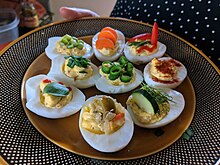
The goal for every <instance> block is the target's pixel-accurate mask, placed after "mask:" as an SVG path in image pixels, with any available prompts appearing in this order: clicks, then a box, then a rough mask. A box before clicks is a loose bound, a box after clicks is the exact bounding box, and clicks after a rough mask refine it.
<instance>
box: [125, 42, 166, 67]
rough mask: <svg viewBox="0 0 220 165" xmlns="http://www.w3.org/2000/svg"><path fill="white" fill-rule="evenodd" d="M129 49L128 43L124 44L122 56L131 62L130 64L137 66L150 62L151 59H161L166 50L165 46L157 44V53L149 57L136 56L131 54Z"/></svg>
mask: <svg viewBox="0 0 220 165" xmlns="http://www.w3.org/2000/svg"><path fill="white" fill-rule="evenodd" d="M129 48H130V46H128V42H127V43H126V44H125V48H124V54H125V56H126V57H127V59H128V60H129V61H131V62H132V63H134V64H137V65H138V64H145V63H147V62H149V61H151V60H152V59H153V58H159V57H162V56H163V55H164V53H165V52H166V50H167V47H166V45H164V44H162V43H161V42H158V51H157V52H155V53H153V54H151V55H149V56H137V55H135V54H133V53H132V52H131V51H130V49H129Z"/></svg>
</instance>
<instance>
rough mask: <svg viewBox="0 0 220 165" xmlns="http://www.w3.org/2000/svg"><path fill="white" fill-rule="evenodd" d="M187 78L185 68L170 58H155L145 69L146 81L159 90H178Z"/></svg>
mask: <svg viewBox="0 0 220 165" xmlns="http://www.w3.org/2000/svg"><path fill="white" fill-rule="evenodd" d="M186 76H187V70H186V68H185V66H184V65H183V64H182V63H181V62H179V61H177V60H175V59H172V58H170V57H162V58H158V59H157V58H154V59H153V60H152V61H151V62H150V63H148V64H147V65H146V66H145V68H144V80H145V82H146V83H147V84H148V85H150V86H153V87H157V88H176V87H177V86H178V85H180V84H181V83H182V82H183V80H184V79H185V78H186Z"/></svg>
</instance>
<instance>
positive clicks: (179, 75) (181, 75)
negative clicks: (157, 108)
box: [144, 57, 187, 88]
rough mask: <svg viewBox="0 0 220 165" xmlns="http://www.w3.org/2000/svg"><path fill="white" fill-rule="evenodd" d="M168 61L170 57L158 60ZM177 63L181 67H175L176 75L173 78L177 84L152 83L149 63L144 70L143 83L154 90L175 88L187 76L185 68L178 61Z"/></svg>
mask: <svg viewBox="0 0 220 165" xmlns="http://www.w3.org/2000/svg"><path fill="white" fill-rule="evenodd" d="M169 59H171V58H170V57H162V58H159V60H169ZM176 61H177V60H176ZM177 62H178V63H180V64H181V67H177V75H176V77H175V79H177V80H178V81H177V82H172V83H162V82H156V81H154V80H153V79H152V75H151V74H150V67H151V63H148V64H147V65H146V66H145V68H144V81H145V82H146V83H147V84H148V85H150V86H152V87H155V88H176V87H177V86H179V85H180V84H181V83H182V82H183V80H184V79H185V78H186V76H187V70H186V67H185V66H184V65H183V64H182V63H181V62H179V61H177Z"/></svg>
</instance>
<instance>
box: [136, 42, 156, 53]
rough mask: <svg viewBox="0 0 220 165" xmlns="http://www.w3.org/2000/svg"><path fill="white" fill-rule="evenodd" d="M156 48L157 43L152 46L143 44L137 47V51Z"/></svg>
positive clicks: (149, 50)
mask: <svg viewBox="0 0 220 165" xmlns="http://www.w3.org/2000/svg"><path fill="white" fill-rule="evenodd" d="M156 48H157V45H156V44H155V45H153V46H152V47H149V46H147V45H145V46H140V47H139V48H138V49H137V52H138V53H141V52H142V51H143V50H147V51H148V52H153V51H154V50H155V49H156Z"/></svg>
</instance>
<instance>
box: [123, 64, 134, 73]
mask: <svg viewBox="0 0 220 165" xmlns="http://www.w3.org/2000/svg"><path fill="white" fill-rule="evenodd" d="M133 68H134V66H133V64H132V63H130V62H128V63H127V65H126V66H125V70H126V72H129V73H132V72H133Z"/></svg>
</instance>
